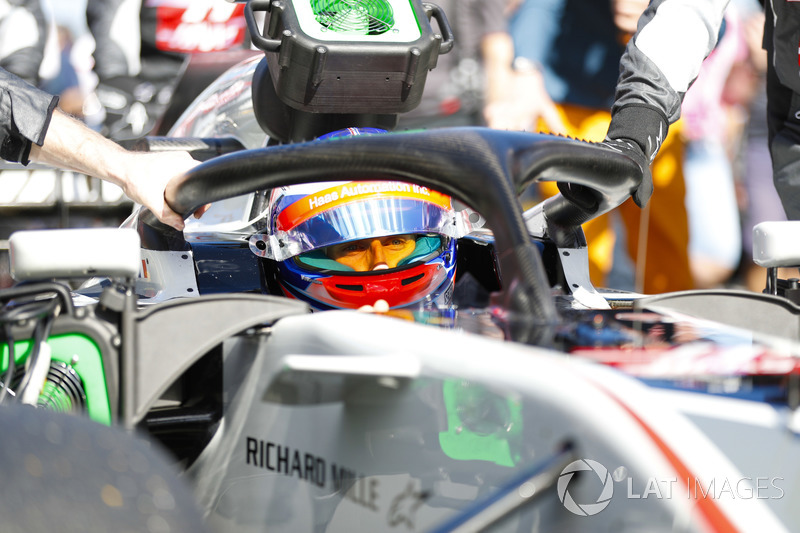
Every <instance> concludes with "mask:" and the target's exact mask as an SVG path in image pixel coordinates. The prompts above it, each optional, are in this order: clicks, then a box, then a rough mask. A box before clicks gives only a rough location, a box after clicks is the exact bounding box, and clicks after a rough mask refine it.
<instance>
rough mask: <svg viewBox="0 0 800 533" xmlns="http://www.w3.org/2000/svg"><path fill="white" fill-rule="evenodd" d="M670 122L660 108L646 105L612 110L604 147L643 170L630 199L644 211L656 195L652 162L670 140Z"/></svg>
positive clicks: (632, 105) (628, 105)
mask: <svg viewBox="0 0 800 533" xmlns="http://www.w3.org/2000/svg"><path fill="white" fill-rule="evenodd" d="M668 130H669V122H668V120H667V117H666V115H664V113H663V112H662V111H661V110H659V109H658V108H656V107H654V106H651V105H647V104H627V105H625V106H624V107H619V108H617V107H616V104H615V108H614V109H613V110H612V114H611V124H610V125H609V126H608V133H607V134H606V140H605V141H603V143H602V144H604V145H606V146H608V147H609V148H610V149H612V150H615V151H619V152H622V153H623V154H625V155H626V156H628V157H630V158H631V159H633V160H634V161H636V162H637V163H638V164H639V166H640V167H641V168H642V181H641V183H640V184H639V187H638V188H637V189H636V190H635V191H633V193H632V194H631V197H632V198H633V201H634V202H636V205H638V206H639V207H644V206H645V205H647V201H648V200H650V196H651V195H652V194H653V175H652V174H651V172H650V163H652V162H653V158H655V156H656V154H657V153H658V150H659V148H661V143H662V142H663V140H664V138H665V137H666V136H667V131H668Z"/></svg>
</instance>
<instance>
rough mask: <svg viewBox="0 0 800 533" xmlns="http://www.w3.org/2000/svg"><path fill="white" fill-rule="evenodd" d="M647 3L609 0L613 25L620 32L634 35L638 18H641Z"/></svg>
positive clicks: (638, 0) (630, 0) (633, 0)
mask: <svg viewBox="0 0 800 533" xmlns="http://www.w3.org/2000/svg"><path fill="white" fill-rule="evenodd" d="M649 3H650V2H649V0H611V14H612V16H613V17H614V25H615V26H616V27H617V29H618V30H619V31H620V32H622V33H624V34H626V35H633V34H634V33H636V27H637V24H638V23H639V17H641V16H642V13H644V10H645V9H647V5H648V4H649Z"/></svg>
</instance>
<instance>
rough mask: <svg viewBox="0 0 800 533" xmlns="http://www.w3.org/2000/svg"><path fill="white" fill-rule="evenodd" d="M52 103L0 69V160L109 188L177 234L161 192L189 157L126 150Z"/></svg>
mask: <svg viewBox="0 0 800 533" xmlns="http://www.w3.org/2000/svg"><path fill="white" fill-rule="evenodd" d="M57 103H58V97H57V96H53V95H51V94H49V93H46V92H44V91H41V90H39V89H37V88H36V87H34V86H32V85H30V84H28V83H26V82H25V81H24V80H22V79H20V78H19V77H17V76H15V75H13V74H11V73H10V72H8V71H6V70H5V69H0V157H2V158H3V159H5V160H6V161H11V162H16V163H21V164H23V165H27V164H28V163H29V162H30V161H34V162H38V163H43V164H46V165H52V166H57V167H61V168H65V169H70V170H74V171H77V172H81V173H84V174H87V175H89V176H95V177H98V178H100V179H103V180H106V181H109V182H111V183H114V184H116V185H118V186H120V187H121V188H122V189H123V191H125V194H127V195H128V197H129V198H131V200H133V201H134V202H137V203H140V204H142V205H144V206H145V207H147V208H149V209H150V210H151V211H152V212H153V214H154V215H156V216H157V217H158V219H159V220H161V221H162V222H164V223H165V224H169V225H170V226H172V227H174V228H176V229H178V230H182V229H183V227H184V222H183V219H182V217H181V216H180V215H179V214H178V213H175V212H174V211H173V210H172V209H170V207H169V206H168V205H167V203H166V201H165V200H164V188H165V187H166V185H167V183H168V182H169V181H170V180H171V179H172V178H174V177H177V176H180V175H183V174H184V173H186V172H187V171H189V170H190V169H192V168H193V167H194V166H195V165H197V164H198V162H197V161H195V160H194V159H193V158H192V157H191V155H189V153H188V152H160V153H144V152H142V153H137V152H131V151H128V150H125V149H123V148H122V147H120V146H119V145H118V144H116V143H115V142H113V141H111V140H109V139H106V138H105V137H103V136H102V135H100V134H99V133H97V132H95V131H94V130H92V129H90V128H89V127H88V126H86V125H85V124H84V123H82V122H80V121H78V120H76V119H74V118H72V117H70V116H69V115H67V114H66V113H64V112H63V111H61V110H59V109H57V108H56V105H57ZM203 211H204V208H201V209H200V210H198V211H197V212H196V213H195V215H196V216H200V215H201V214H202V212H203Z"/></svg>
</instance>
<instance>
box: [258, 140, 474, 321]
mask: <svg viewBox="0 0 800 533" xmlns="http://www.w3.org/2000/svg"><path fill="white" fill-rule="evenodd" d="M352 134H353V133H345V134H344V135H352ZM330 136H331V137H336V136H341V135H340V134H339V132H334V134H331V135H330ZM330 142H333V141H330ZM472 213H473V212H472V211H470V210H468V209H466V210H461V211H457V210H455V209H454V208H453V204H452V201H451V198H450V197H449V196H448V195H445V194H442V193H439V192H437V191H434V190H431V189H429V188H427V187H423V186H419V185H415V184H411V183H405V182H401V181H335V182H333V181H332V182H324V183H313V184H303V185H292V186H286V187H280V188H276V189H273V190H272V191H271V192H270V199H269V203H268V208H267V217H268V218H267V229H266V231H265V233H263V234H257V235H253V236H252V237H251V238H250V249H251V250H252V251H253V252H254V253H255V254H256V255H259V256H261V257H264V258H266V259H270V260H272V262H273V264H274V266H275V278H276V281H277V283H278V284H279V286H280V290H281V292H282V293H283V294H284V295H285V296H288V297H290V298H297V299H301V300H304V301H306V302H307V303H309V304H310V305H311V306H312V307H313V308H315V309H317V310H329V309H357V308H359V307H361V306H364V305H373V304H374V303H375V302H376V301H378V300H385V301H386V302H387V303H388V304H389V307H390V308H393V309H398V308H408V309H413V310H421V309H431V310H432V309H446V308H448V307H449V306H450V305H451V300H452V292H453V285H454V282H455V270H456V239H457V238H459V237H461V236H463V235H466V234H467V233H469V232H470V231H471V230H472V228H473V227H474V226H475V225H476V224H475V223H474V220H475V218H476V217H475V216H474V215H473V216H472V217H471V216H470V215H471V214H472ZM370 248H372V249H374V250H377V251H376V253H375V254H374V255H370ZM384 250H385V251H386V254H387V255H390V256H391V257H389V258H388V259H385V260H380V259H376V258H375V256H376V255H380V254H382V253H384ZM362 252H363V253H364V254H366V255H370V258H371V259H367V260H364V259H363V258H361V259H362V260H361V261H360V262H358V261H357V262H352V261H346V260H344V258H343V256H345V255H348V254H350V255H359V254H360V253H362Z"/></svg>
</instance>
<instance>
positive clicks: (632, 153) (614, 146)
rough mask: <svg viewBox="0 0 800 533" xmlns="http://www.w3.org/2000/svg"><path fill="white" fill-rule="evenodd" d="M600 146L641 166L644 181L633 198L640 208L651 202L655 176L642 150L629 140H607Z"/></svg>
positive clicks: (632, 195)
mask: <svg viewBox="0 0 800 533" xmlns="http://www.w3.org/2000/svg"><path fill="white" fill-rule="evenodd" d="M600 144H602V145H603V146H605V147H607V148H609V149H610V150H614V151H615V152H619V153H621V154H622V155H625V156H627V157H629V158H631V159H633V160H634V161H635V162H636V163H637V164H638V165H639V167H640V168H641V169H642V181H641V182H639V186H638V187H637V188H636V190H635V191H633V193H632V194H631V198H633V201H634V202H635V203H636V205H638V206H639V207H644V206H645V205H647V201H648V200H650V196H652V194H653V175H652V173H651V172H650V161H648V159H647V156H645V154H644V152H643V151H642V148H641V147H640V146H639V145H638V144H636V143H635V142H633V141H631V140H628V139H606V140H605V141H603V142H602V143H600Z"/></svg>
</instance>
